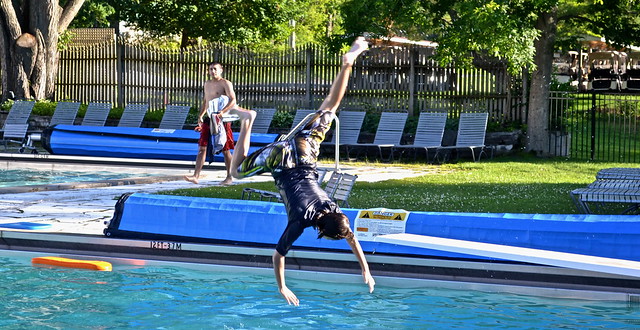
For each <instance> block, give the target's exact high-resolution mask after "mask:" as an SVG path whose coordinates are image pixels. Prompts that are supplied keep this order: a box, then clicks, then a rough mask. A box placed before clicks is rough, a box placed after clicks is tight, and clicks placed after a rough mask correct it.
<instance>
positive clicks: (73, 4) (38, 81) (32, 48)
mask: <svg viewBox="0 0 640 330" xmlns="http://www.w3.org/2000/svg"><path fill="white" fill-rule="evenodd" d="M83 2H84V0H68V1H62V2H60V3H59V2H58V1H53V0H40V1H25V0H13V1H12V0H0V3H1V4H2V15H1V16H0V17H1V18H2V20H1V21H0V43H1V45H0V46H1V47H0V58H1V62H2V64H1V67H0V69H1V71H2V76H1V84H2V90H3V91H5V93H4V95H3V98H4V99H6V98H7V93H6V91H13V92H14V93H15V95H16V97H18V98H35V99H43V98H50V97H52V96H53V93H54V91H55V85H54V84H55V81H56V78H57V74H58V36H59V34H60V33H61V32H64V31H65V30H66V29H67V27H68V26H69V24H70V23H71V21H72V20H73V18H74V17H75V15H76V14H77V13H78V10H80V7H81V6H82V4H83ZM60 4H62V7H61V5H60Z"/></svg>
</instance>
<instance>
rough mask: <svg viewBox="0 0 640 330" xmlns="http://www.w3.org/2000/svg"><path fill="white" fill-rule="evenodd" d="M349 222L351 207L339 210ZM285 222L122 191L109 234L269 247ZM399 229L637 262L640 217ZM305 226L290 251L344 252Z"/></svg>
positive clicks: (439, 222)
mask: <svg viewBox="0 0 640 330" xmlns="http://www.w3.org/2000/svg"><path fill="white" fill-rule="evenodd" d="M342 210H343V211H344V213H345V214H346V215H347V216H348V217H349V219H351V225H352V226H353V222H354V219H355V218H356V216H357V214H358V211H359V210H357V209H349V208H344V209H342ZM286 224H287V215H286V211H285V208H284V205H283V204H280V203H273V202H263V201H250V200H235V199H219V198H202V197H185V196H168V195H152V194H144V193H133V194H125V195H123V196H122V197H121V198H120V199H119V201H118V202H117V203H116V208H115V212H114V217H113V219H112V220H111V221H110V222H109V225H108V227H107V228H106V229H105V230H104V233H105V235H106V236H108V237H120V238H131V239H144V240H167V241H177V242H192V243H220V244H234V245H241V246H259V247H274V248H275V245H276V243H277V241H278V239H279V238H280V235H281V234H282V232H283V230H284V229H285V226H286ZM406 233H410V234H418V235H426V236H435V237H443V238H451V239H459V240H468V241H476V242H484V243H493V244H502V245H510V246H517V247H525V248H532V249H541V250H550V251H558V252H567V253H575V254H584V255H592V256H600V257H608V258H617V259H626V260H634V261H640V222H638V220H637V217H636V216H629V215H592V214H590V215H585V214H516V213H455V212H411V213H410V215H409V217H408V219H407V222H406ZM316 237H317V234H316V232H315V231H314V230H313V229H312V228H307V229H306V230H305V231H304V233H303V234H302V236H301V237H300V238H299V239H298V240H297V241H296V242H295V244H294V247H293V249H292V251H295V250H296V249H306V250H324V249H329V250H344V251H349V246H348V244H346V243H345V242H343V241H331V240H325V239H317V238H316ZM361 244H362V247H363V249H364V250H365V252H370V253H383V254H395V255H415V256H434V257H451V258H475V259H484V258H482V257H476V256H469V255H460V254H456V253H449V252H443V251H437V250H428V249H422V248H416V247H410V246H402V245H394V244H388V243H379V242H371V241H361Z"/></svg>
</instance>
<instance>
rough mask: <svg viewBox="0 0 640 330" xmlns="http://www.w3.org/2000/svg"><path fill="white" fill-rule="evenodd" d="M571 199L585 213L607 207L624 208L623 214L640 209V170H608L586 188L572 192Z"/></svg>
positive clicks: (601, 172)
mask: <svg viewBox="0 0 640 330" xmlns="http://www.w3.org/2000/svg"><path fill="white" fill-rule="evenodd" d="M571 199H573V202H574V203H575V204H576V207H577V208H578V210H579V211H580V212H583V213H587V214H589V213H594V212H595V211H597V210H600V209H603V208H604V207H605V206H606V205H611V204H617V205H621V206H623V207H624V209H622V211H621V212H620V213H621V214H630V213H633V212H636V211H637V210H638V209H639V208H640V168H606V169H602V170H600V171H599V172H598V174H597V175H596V180H595V181H594V182H592V183H591V184H589V185H588V186H587V187H586V188H579V189H575V190H573V191H571Z"/></svg>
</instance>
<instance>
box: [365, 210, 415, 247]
mask: <svg viewBox="0 0 640 330" xmlns="http://www.w3.org/2000/svg"><path fill="white" fill-rule="evenodd" d="M409 213H410V212H408V211H405V210H391V209H385V208H375V209H368V210H360V211H359V212H358V216H357V217H356V219H355V223H354V227H355V235H356V238H358V239H359V240H362V241H374V240H375V238H376V236H378V235H385V234H400V233H404V232H405V228H406V225H407V219H408V217H409Z"/></svg>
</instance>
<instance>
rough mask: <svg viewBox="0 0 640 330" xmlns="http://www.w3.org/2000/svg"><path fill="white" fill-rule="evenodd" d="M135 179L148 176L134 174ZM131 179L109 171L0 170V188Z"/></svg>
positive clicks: (127, 175)
mask: <svg viewBox="0 0 640 330" xmlns="http://www.w3.org/2000/svg"><path fill="white" fill-rule="evenodd" d="M135 176H136V177H143V176H148V174H146V175H145V174H144V173H141V174H136V175H135ZM130 177H132V174H131V173H124V172H120V173H118V172H111V171H94V172H89V171H52V170H35V169H7V170H0V187H17V186H27V185H41V184H56V183H73V182H86V181H97V180H112V179H124V178H130Z"/></svg>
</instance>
